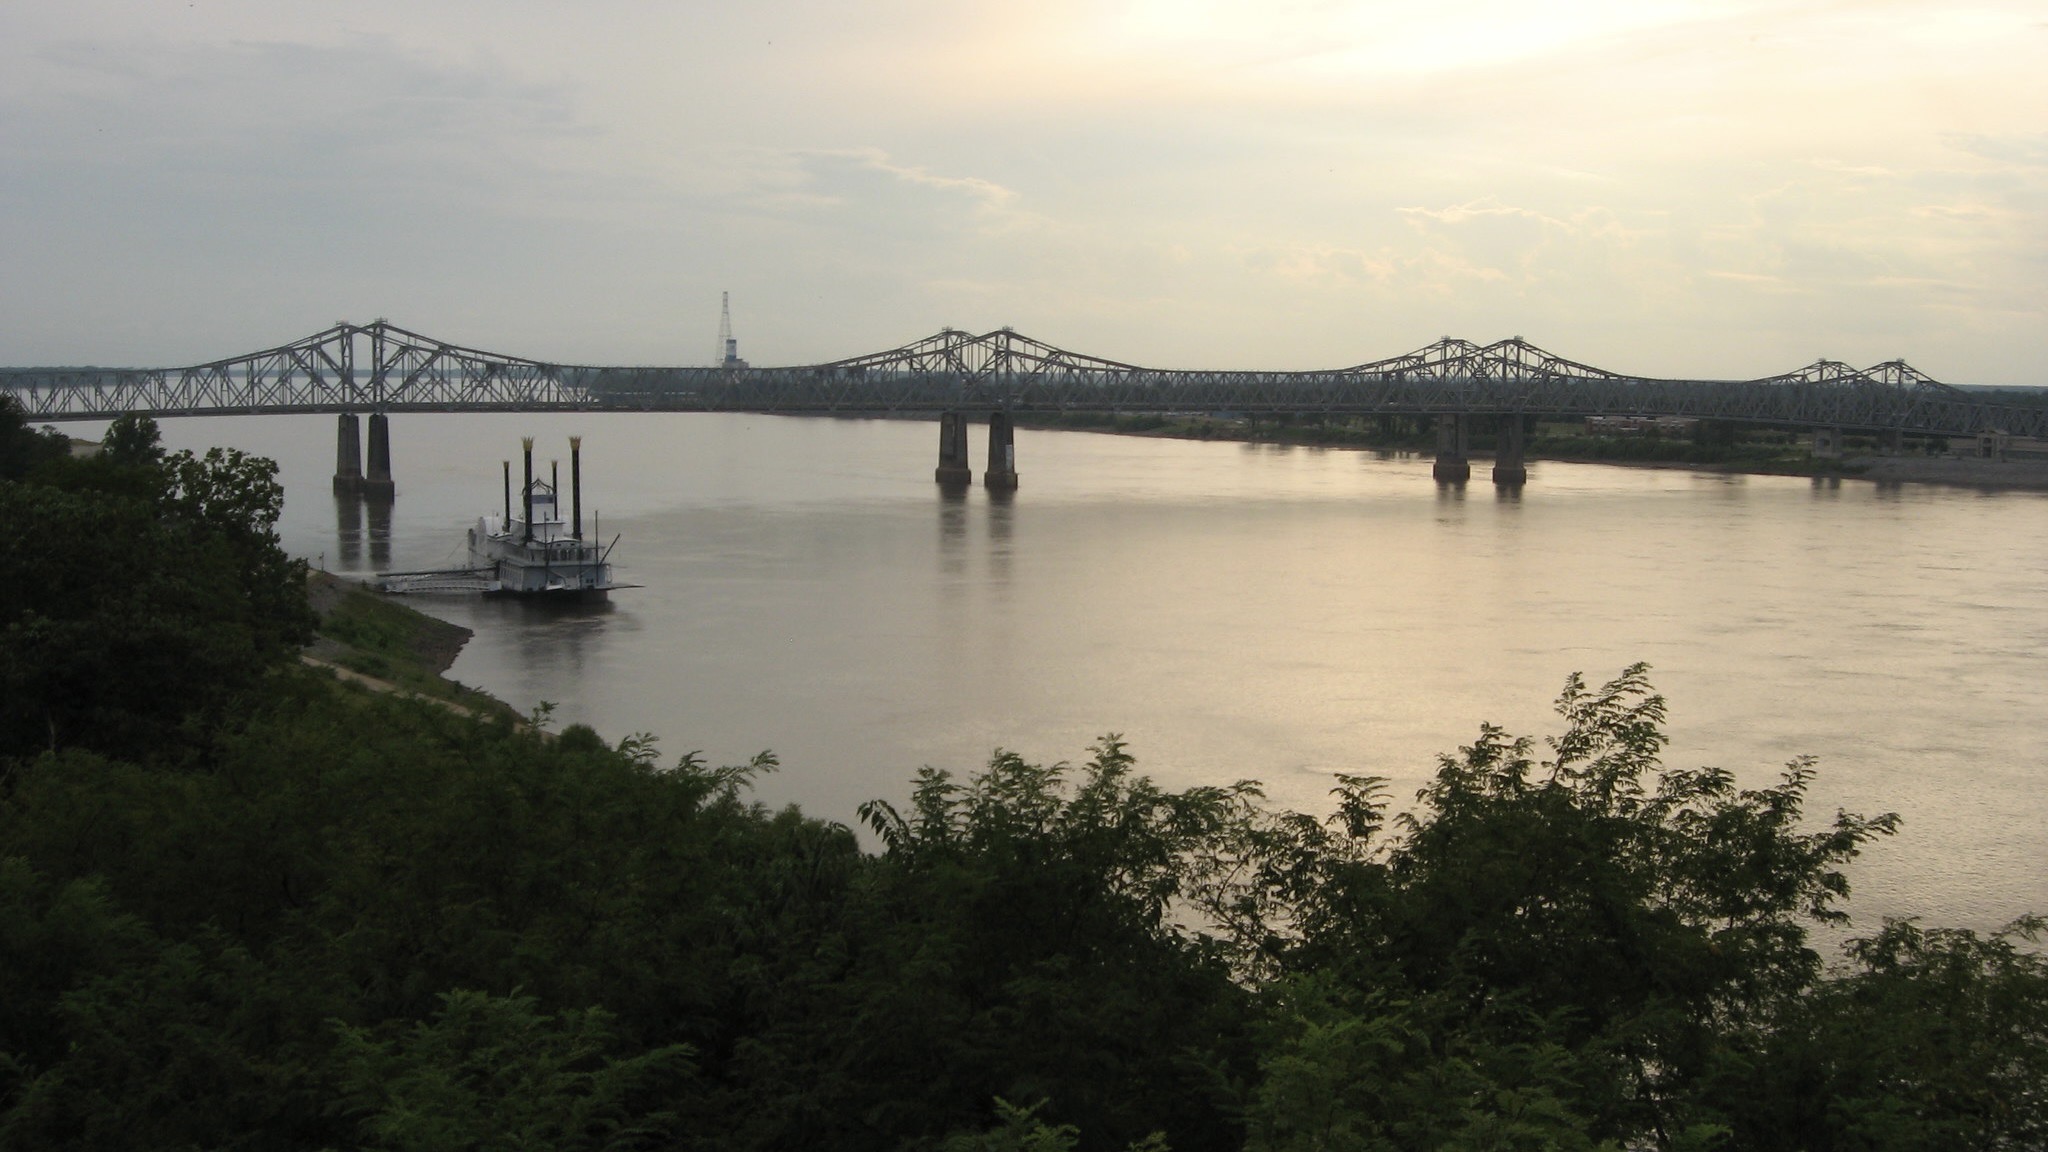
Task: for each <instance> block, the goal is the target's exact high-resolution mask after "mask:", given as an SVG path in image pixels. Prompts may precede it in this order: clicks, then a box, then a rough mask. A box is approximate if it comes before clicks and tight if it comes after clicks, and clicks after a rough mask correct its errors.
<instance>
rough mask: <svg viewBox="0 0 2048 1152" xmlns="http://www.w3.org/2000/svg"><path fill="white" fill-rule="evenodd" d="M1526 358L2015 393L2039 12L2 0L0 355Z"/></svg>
mask: <svg viewBox="0 0 2048 1152" xmlns="http://www.w3.org/2000/svg"><path fill="white" fill-rule="evenodd" d="M722 289H729V290H730V291H731V292H732V296H733V321H734V326H735V328H736V329H737V332H738V335H739V338H740V351H741V354H742V355H744V356H747V357H749V358H750V359H752V360H753V361H754V362H756V363H764V364H781V363H806V362H815V361H819V360H827V359H836V358H839V357H842V356H850V355H855V354H859V353H863V352H868V351H874V350H878V349H881V348H885V347H890V346H893V345H896V344H901V343H905V342H908V341H910V340H913V339H916V338H919V337H921V336H925V335H928V334H930V333H931V332H933V331H935V330H937V329H938V328H940V327H942V326H948V325H950V326H953V327H958V328H967V329H973V330H977V331H979V330H984V329H988V328H994V327H998V326H1001V325H1005V324H1008V325H1012V326H1014V327H1015V328H1017V329H1018V330H1019V331H1021V332H1024V333H1027V334H1029V335H1033V336H1037V337H1039V338H1041V339H1044V340H1048V341H1050V342H1052V343H1055V344H1060V345H1063V346H1065V347H1069V348H1073V349H1075V350H1078V351H1083V352H1089V353H1094V354H1097V355H1102V356H1109V357H1112V358H1115V359H1120V360H1126V361H1133V362H1137V363H1141V364H1153V365H1159V366H1166V367H1183V366H1186V367H1204V366H1208V367H1272V368H1309V367H1334V366H1339V365H1344V364H1349V363H1355V362H1357V361H1361V360H1367V359H1375V358H1378V357H1381V356H1388V355H1393V354H1395V353H1398V352H1402V351H1406V350H1408V349H1410V348H1413V347H1416V346H1419V345H1421V344H1424V343H1427V342H1428V341H1430V340H1433V339H1435V338H1436V337H1438V336H1442V335H1446V334H1448V335H1456V336H1463V337H1465V338H1468V339H1473V340H1479V341H1488V340H1494V339H1498V338H1501V337H1504V336H1510V335H1521V336H1525V337H1527V338H1528V339H1530V340H1533V341H1535V342H1537V343H1539V344H1542V345H1543V346H1545V347H1547V348H1549V349H1551V350H1552V351H1554V352H1557V353H1560V354H1562V355H1565V356H1569V357H1572V358H1575V359H1579V360H1584V361H1588V362H1591V363H1594V364H1598V365H1601V366H1603V367H1609V368H1614V369H1617V370H1622V371H1634V372H1643V373H1647V374H1658V375H1685V376H1692V375H1698V376H1718V377H1749V376H1757V375H1763V374H1767V373H1771V372H1776V371H1780V370H1785V369H1790V368H1793V367H1796V366H1798V365H1801V364H1804V363H1807V362H1810V361H1812V360H1814V359H1816V358H1818V357H1821V356H1828V357H1832V358H1837V359H1842V360H1848V361H1851V362H1853V363H1856V364H1858V365H1864V364H1868V363H1872V362H1874V361H1878V360H1883V359H1890V358H1892V357H1904V358H1906V359H1908V360H1910V361H1912V362H1913V363H1914V364H1916V365H1917V366H1919V367H1920V368H1922V369H1923V370H1925V371H1928V372H1930V373H1932V374H1934V375H1935V376H1937V377H1940V378H1942V379H1948V380H1953V381H1957V382H1965V383H2008V384H2018V383H2027V384H2048V370H2044V367H2043V365H2044V364H2048V4H2044V3H2043V2H2042V0H2028V2H2024V3H2020V2H2013V3H1969V2H1967V0H1963V2H1955V0H1941V2H1934V0H1926V2H1923V0H1900V2H1897V3H1828V2H1812V3H1721V2H1717V0H1697V2H1685V0H1615V2H1605V0H1597V2H1583V3H1562V2H1552V3H1543V2H1531V0H1436V2H1433V3H1426V4H1425V3H1409V2H1382V3H1347V2H1337V0H1327V2H1316V0H1256V2H1253V0H1245V2H1234V0H1233V2H1218V3H1206V2H1200V0H1133V2H1110V0H1101V2H1095V3H1083V2H1076V0H1029V2H1025V0H1016V2H1001V3H994V2H981V0H890V2H881V3H874V2H861V0H746V2H739V3H720V4H709V3H697V2H681V0H671V2H668V3H642V2H625V0H582V2H578V3H569V2H566V0H552V2H538V0H490V2H488V3H434V2H430V0H403V2H384V0H347V2H346V3H334V2H332V0H324V2H321V3H310V2H296V0H248V2H240V0H234V2H223V0H192V2H191V3H186V2H183V0H177V2H168V3H142V2H127V3H115V2H104V0H64V2H62V3H58V2H54V0H0V364H13V365H24V364H44V363H100V364H182V363H189V362H194V361H200V360H207V359H213V358H217V357H222V356H228V355H232V354H236V353H240V352H244V351H250V350H254V349H257V348H260V347H264V346H268V345H272V344H277V343H283V342H286V341H289V340H291V339H294V338H296V337H298V336H301V335H305V334H308V333H310V332H312V331H315V330H317V329H319V328H322V327H325V326H327V325H329V324H331V323H333V322H334V321H336V320H338V319H349V320H355V321H367V320H369V319H372V318H375V317H378V316H384V317H388V318H389V319H391V320H393V321H394V322H396V323H399V324H402V325H404V326H406V327H410V328H414V329H416V330H419V331H423V332H426V333H428V334H430V335H434V336H437V337H440V338H442V339H447V340H452V341H457V342H461V343H466V344H472V345H478V346H482V347H485V348H491V349H494V350H498V351H504V352H510V353H515V354H520V355H527V356H534V357H538V358H544V359H556V360H568V361H584V362H595V363H702V362H706V361H708V360H709V359H710V358H711V356H712V353H713V342H714V337H715V334H716V331H717V325H718V299H719V296H718V294H719V292H720V291H721V290H722Z"/></svg>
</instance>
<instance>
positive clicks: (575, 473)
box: [569, 436, 583, 540]
mask: <svg viewBox="0 0 2048 1152" xmlns="http://www.w3.org/2000/svg"><path fill="white" fill-rule="evenodd" d="M569 506H570V507H572V508H574V509H575V510H576V538H577V539H578V540H581V539H583V437H581V436H571V437H569Z"/></svg>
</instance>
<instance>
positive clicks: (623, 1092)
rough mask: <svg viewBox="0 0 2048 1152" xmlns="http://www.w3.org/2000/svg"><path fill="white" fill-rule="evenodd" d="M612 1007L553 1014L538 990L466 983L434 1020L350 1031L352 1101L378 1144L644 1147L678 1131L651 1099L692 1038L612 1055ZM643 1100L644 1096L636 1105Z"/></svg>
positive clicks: (346, 1085) (369, 1139)
mask: <svg viewBox="0 0 2048 1152" xmlns="http://www.w3.org/2000/svg"><path fill="white" fill-rule="evenodd" d="M614 1044H615V1039H614V1035H613V1031H612V1017H611V1015H610V1014H609V1013H607V1012H605V1011H604V1010H602V1009H596V1008H593V1009H589V1010H587V1011H567V1012H563V1013H562V1014H560V1015H559V1016H551V1015H549V1014H547V1013H545V1012H541V1011H539V1010H538V1008H537V1006H536V1004H535V1002H534V1000H533V998H532V997H530V996H490V995H487V994H485V993H482V992H475V991H457V992H448V993H444V994H443V995H442V996H441V1008H440V1010H439V1011H437V1012H436V1013H435V1014H434V1016H433V1018H432V1019H430V1020H426V1021H422V1022H420V1023H418V1024H414V1025H412V1026H410V1027H408V1028H404V1029H401V1030H397V1033H396V1035H393V1036H390V1037H388V1038H384V1037H379V1036H377V1035H375V1034H374V1033H373V1031H372V1030H370V1029H364V1028H351V1027H348V1026H346V1025H344V1026H342V1028H341V1042H340V1045H339V1048H338V1049H337V1052H336V1058H337V1060H338V1061H339V1063H340V1074H341V1092H342V1098H343V1099H344V1101H346V1105H345V1106H346V1107H347V1108H348V1110H349V1111H350V1112H352V1113H354V1114H355V1115H357V1116H359V1117H360V1119H359V1125H360V1128H359V1130H360V1132H361V1134H362V1136H363V1138H364V1140H365V1141H366V1144H365V1146H366V1147H370V1148H388V1149H392V1150H394V1152H520V1150H523V1149H543V1148H544V1149H548V1150H550V1152H579V1150H583V1149H590V1150H594V1152H595V1150H605V1152H610V1150H616V1149H629V1148H639V1147H646V1146H649V1145H651V1144H652V1143H653V1142H654V1141H655V1140H656V1139H657V1138H659V1137H661V1136H662V1135H664V1134H665V1133H666V1132H668V1131H669V1130H670V1129H672V1128H673V1127H674V1125H675V1123H676V1117H675V1116H674V1115H673V1114H670V1113H665V1112H660V1111H650V1110H647V1109H646V1108H645V1102H644V1097H645V1096H646V1095H647V1094H648V1092H649V1090H650V1089H652V1088H655V1087H656V1086H658V1085H659V1084H660V1083H661V1082H662V1081H663V1080H665V1079H669V1078H671V1077H673V1076H674V1075H675V1074H677V1073H678V1072H680V1071H683V1070H685V1069H686V1068H687V1065H688V1060H689V1054H690V1050H689V1048H688V1047H687V1046H685V1045H672V1046H669V1047H666V1048H660V1049H656V1050H654V1051H650V1052H643V1053H641V1054H639V1055H636V1056H628V1057H623V1058H622V1057H618V1056H613V1055H609V1052H610V1051H611V1050H612V1049H613V1047H614ZM636 1097H638V1098H643V1099H642V1100H641V1102H640V1106H639V1107H636V1106H635V1102H636Z"/></svg>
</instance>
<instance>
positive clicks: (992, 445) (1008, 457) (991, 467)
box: [981, 412, 1017, 492]
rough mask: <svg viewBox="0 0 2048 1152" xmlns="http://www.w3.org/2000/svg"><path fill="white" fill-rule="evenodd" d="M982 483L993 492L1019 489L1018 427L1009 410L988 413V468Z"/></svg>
mask: <svg viewBox="0 0 2048 1152" xmlns="http://www.w3.org/2000/svg"><path fill="white" fill-rule="evenodd" d="M981 483H982V487H984V488H987V489H988V490H989V491H991V492H1014V491H1016V489H1017V429H1016V426H1015V425H1014V424H1012V423H1010V414H1009V413H1008V412H991V413H989V414H988V470H987V471H985V472H983V473H982V474H981Z"/></svg>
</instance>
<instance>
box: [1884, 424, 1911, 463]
mask: <svg viewBox="0 0 2048 1152" xmlns="http://www.w3.org/2000/svg"><path fill="white" fill-rule="evenodd" d="M1884 454H1885V455H1887V456H1904V455H1905V454H1906V430H1905V429H1904V428H1887V429H1885V433H1884Z"/></svg>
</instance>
